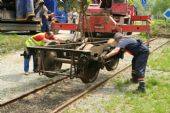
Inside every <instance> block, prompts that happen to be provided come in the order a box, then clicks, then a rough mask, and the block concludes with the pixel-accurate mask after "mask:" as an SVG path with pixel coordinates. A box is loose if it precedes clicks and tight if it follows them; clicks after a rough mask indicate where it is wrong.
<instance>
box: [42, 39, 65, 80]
mask: <svg viewBox="0 0 170 113" xmlns="http://www.w3.org/2000/svg"><path fill="white" fill-rule="evenodd" d="M48 45H57V43H56V42H50V43H49V44H48ZM56 57H62V53H61V52H56V51H47V52H46V53H45V56H44V70H45V71H54V72H55V71H59V70H61V67H62V62H58V61H55V58H56ZM44 74H45V76H47V77H50V78H51V77H54V76H56V74H52V73H44Z"/></svg>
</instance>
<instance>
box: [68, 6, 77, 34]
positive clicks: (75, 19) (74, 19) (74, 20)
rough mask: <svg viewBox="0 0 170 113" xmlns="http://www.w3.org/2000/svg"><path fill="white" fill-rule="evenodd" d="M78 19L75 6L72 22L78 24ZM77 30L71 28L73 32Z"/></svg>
mask: <svg viewBox="0 0 170 113" xmlns="http://www.w3.org/2000/svg"><path fill="white" fill-rule="evenodd" d="M77 19H78V13H77V11H76V8H73V12H72V14H71V21H72V24H76V23H77ZM74 32H75V31H74V30H71V32H70V33H71V34H73V33H74Z"/></svg>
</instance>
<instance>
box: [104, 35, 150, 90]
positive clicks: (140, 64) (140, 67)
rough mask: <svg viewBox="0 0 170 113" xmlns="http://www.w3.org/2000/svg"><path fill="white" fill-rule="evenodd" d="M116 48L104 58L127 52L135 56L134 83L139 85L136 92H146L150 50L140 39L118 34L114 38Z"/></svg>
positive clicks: (132, 79)
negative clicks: (146, 70)
mask: <svg viewBox="0 0 170 113" xmlns="http://www.w3.org/2000/svg"><path fill="white" fill-rule="evenodd" d="M114 41H115V42H116V48H115V49H113V50H112V51H111V52H109V53H108V54H106V55H105V56H103V58H104V59H108V58H110V57H112V56H114V55H117V54H120V53H122V54H123V53H124V52H125V51H127V52H129V53H130V54H131V55H133V59H132V78H131V82H132V83H138V82H139V86H138V89H137V90H136V91H138V92H145V81H144V78H145V69H146V64H147V60H148V56H149V48H148V47H147V46H146V45H144V44H143V42H142V41H141V40H139V39H135V38H130V37H125V36H123V35H122V34H121V33H116V34H115V36H114Z"/></svg>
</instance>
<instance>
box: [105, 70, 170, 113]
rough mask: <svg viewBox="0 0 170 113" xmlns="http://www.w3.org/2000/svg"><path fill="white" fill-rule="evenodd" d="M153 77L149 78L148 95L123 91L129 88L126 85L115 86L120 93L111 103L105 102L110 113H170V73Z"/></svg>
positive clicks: (112, 98) (114, 96)
mask: <svg viewBox="0 0 170 113" xmlns="http://www.w3.org/2000/svg"><path fill="white" fill-rule="evenodd" d="M162 75H163V74H161V75H151V76H150V77H148V78H147V85H146V87H147V93H145V94H134V93H132V92H130V91H128V90H127V91H126V90H124V91H122V90H119V89H120V87H121V89H122V88H123V87H124V88H128V86H127V85H125V84H126V83H124V84H123V83H122V85H120V83H118V84H115V85H116V90H117V92H118V93H116V94H113V95H112V97H111V98H110V101H109V102H103V107H104V109H105V110H106V111H107V112H108V113H116V112H119V111H120V112H122V113H169V112H170V107H169V106H170V95H169V94H170V82H169V81H170V77H169V73H167V74H164V75H163V76H162Z"/></svg>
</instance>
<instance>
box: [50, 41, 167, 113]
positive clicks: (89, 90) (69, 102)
mask: <svg viewBox="0 0 170 113" xmlns="http://www.w3.org/2000/svg"><path fill="white" fill-rule="evenodd" d="M153 40H154V39H153ZM153 40H152V41H153ZM169 42H170V40H168V41H167V42H165V43H163V44H162V45H160V46H158V47H157V48H155V49H153V50H152V52H150V54H152V53H153V52H154V51H156V50H158V49H159V48H161V47H162V46H164V45H166V44H167V43H169ZM131 65H132V64H129V65H127V66H126V67H124V68H123V69H122V70H120V71H118V72H116V73H115V74H114V75H112V76H110V77H108V78H106V79H105V80H103V81H101V82H99V83H97V84H96V85H94V86H90V87H89V88H87V89H86V90H85V91H83V92H82V93H80V94H78V95H76V96H74V97H73V98H71V99H70V100H67V101H66V102H65V103H63V104H62V105H60V106H58V107H56V109H54V110H53V111H52V112H51V113H57V112H59V111H61V110H63V109H64V108H66V107H67V106H68V105H70V104H71V103H73V102H75V101H77V100H78V99H80V98H81V97H83V96H85V95H86V94H88V93H90V92H91V91H93V90H95V89H97V88H98V87H99V86H101V85H103V84H104V83H106V82H107V81H108V80H110V79H111V78H113V77H115V76H116V75H118V74H119V73H121V72H123V71H125V70H126V69H128V68H129V67H130V66H131Z"/></svg>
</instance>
